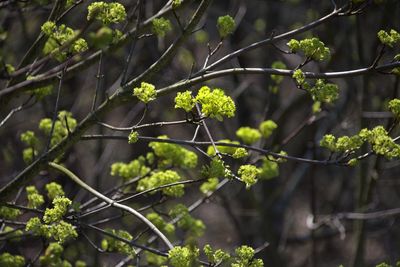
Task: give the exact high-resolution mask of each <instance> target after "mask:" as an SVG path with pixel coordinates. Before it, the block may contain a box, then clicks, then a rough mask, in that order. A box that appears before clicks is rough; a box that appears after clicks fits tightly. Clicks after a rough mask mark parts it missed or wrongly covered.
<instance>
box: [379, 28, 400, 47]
mask: <svg viewBox="0 0 400 267" xmlns="http://www.w3.org/2000/svg"><path fill="white" fill-rule="evenodd" d="M378 38H379V41H381V43H382V44H384V45H387V46H390V47H393V46H394V45H395V44H397V43H399V42H400V33H398V32H397V31H395V30H393V29H391V30H390V32H386V31H384V30H380V31H379V32H378Z"/></svg>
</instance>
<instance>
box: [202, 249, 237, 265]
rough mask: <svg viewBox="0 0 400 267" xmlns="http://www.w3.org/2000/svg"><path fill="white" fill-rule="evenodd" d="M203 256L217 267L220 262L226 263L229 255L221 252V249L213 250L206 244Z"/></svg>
mask: <svg viewBox="0 0 400 267" xmlns="http://www.w3.org/2000/svg"><path fill="white" fill-rule="evenodd" d="M203 251H204V254H205V255H206V256H207V259H208V261H209V262H210V263H211V264H213V265H217V264H220V263H221V262H224V261H227V260H229V259H230V257H231V256H230V255H229V253H227V252H225V251H223V250H222V249H217V250H214V249H213V248H212V247H211V246H210V245H209V244H206V245H205V246H204V248H203Z"/></svg>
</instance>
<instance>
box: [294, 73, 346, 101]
mask: <svg viewBox="0 0 400 267" xmlns="http://www.w3.org/2000/svg"><path fill="white" fill-rule="evenodd" d="M292 77H293V79H295V80H296V82H297V84H298V85H300V86H301V87H302V88H303V89H305V90H307V91H308V92H309V93H310V95H311V96H312V98H313V100H314V101H316V102H325V103H332V102H334V101H335V100H336V99H338V98H339V87H338V86H337V85H336V84H334V83H327V82H326V81H325V80H323V79H317V80H316V82H315V84H314V86H311V85H310V84H308V82H306V80H305V75H304V73H303V71H302V70H300V69H298V70H296V71H295V72H294V73H293V76H292Z"/></svg>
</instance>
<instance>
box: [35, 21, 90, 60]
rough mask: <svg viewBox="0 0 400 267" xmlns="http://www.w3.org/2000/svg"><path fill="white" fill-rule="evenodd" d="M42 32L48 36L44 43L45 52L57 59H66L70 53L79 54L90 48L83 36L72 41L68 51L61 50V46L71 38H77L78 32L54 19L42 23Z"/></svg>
mask: <svg viewBox="0 0 400 267" xmlns="http://www.w3.org/2000/svg"><path fill="white" fill-rule="evenodd" d="M41 29H42V32H43V33H44V34H45V35H46V36H47V37H48V39H47V42H46V43H45V45H44V48H43V53H44V54H45V55H48V54H51V55H52V56H53V57H54V58H55V59H56V60H58V61H64V60H65V59H66V58H67V55H68V54H78V53H81V52H84V51H86V50H87V49H88V45H87V43H86V41H85V39H83V38H78V39H77V40H75V41H74V42H72V43H71V46H70V47H69V49H68V50H67V51H60V50H59V48H60V47H61V46H62V45H64V44H65V43H67V42H69V41H70V40H71V39H73V38H75V36H76V33H75V31H74V30H73V29H71V28H69V27H67V26H65V25H64V24H61V25H60V26H58V27H57V25H56V24H55V23H54V22H52V21H46V22H45V23H44V24H43V25H42V28H41Z"/></svg>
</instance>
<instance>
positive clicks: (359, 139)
mask: <svg viewBox="0 0 400 267" xmlns="http://www.w3.org/2000/svg"><path fill="white" fill-rule="evenodd" d="M365 142H367V143H369V144H370V145H371V146H372V150H373V151H374V152H375V153H376V154H378V155H381V156H384V157H386V158H387V159H392V158H398V157H400V145H398V144H396V143H395V142H394V140H393V138H391V137H390V136H389V135H388V132H387V131H386V130H385V128H383V126H377V127H375V128H373V129H372V130H369V129H362V130H361V131H360V132H359V133H358V135H354V136H351V137H349V136H342V137H339V138H337V139H336V137H335V136H333V135H331V134H328V135H325V136H324V137H323V138H322V140H321V141H320V145H321V146H322V147H325V148H327V149H329V150H330V151H332V152H349V151H350V152H351V151H354V150H357V149H359V148H360V147H361V146H362V145H363V144H364V143H365Z"/></svg>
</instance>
